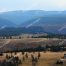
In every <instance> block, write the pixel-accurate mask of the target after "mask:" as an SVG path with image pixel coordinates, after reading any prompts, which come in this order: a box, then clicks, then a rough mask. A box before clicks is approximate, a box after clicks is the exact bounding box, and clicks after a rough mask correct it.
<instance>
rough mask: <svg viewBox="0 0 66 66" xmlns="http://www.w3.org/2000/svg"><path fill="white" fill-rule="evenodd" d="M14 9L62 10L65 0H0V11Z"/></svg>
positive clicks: (64, 8) (64, 7)
mask: <svg viewBox="0 0 66 66" xmlns="http://www.w3.org/2000/svg"><path fill="white" fill-rule="evenodd" d="M15 10H45V11H64V10H66V0H0V12H5V11H15Z"/></svg>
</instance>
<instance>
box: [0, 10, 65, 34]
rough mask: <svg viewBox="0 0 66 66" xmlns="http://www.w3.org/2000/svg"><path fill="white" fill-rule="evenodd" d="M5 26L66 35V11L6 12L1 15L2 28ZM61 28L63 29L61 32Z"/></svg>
mask: <svg viewBox="0 0 66 66" xmlns="http://www.w3.org/2000/svg"><path fill="white" fill-rule="evenodd" d="M3 26H5V27H21V28H22V27H23V28H26V29H29V30H31V31H32V30H33V31H34V29H35V31H37V29H38V27H39V28H40V29H38V30H39V31H42V30H43V32H51V33H62V34H66V30H65V29H66V28H63V26H66V11H43V10H30V11H10V12H4V13H1V14H0V27H3ZM30 27H31V28H32V29H30ZM34 27H35V28H34ZM36 28H37V29H36ZM41 28H42V29H41ZM61 28H63V29H62V30H61V31H60V32H59V29H61Z"/></svg>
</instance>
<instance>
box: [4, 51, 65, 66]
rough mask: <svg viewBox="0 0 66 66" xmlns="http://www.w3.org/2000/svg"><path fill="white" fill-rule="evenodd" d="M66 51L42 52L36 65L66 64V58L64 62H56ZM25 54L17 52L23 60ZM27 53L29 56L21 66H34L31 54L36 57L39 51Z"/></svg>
mask: <svg viewBox="0 0 66 66" xmlns="http://www.w3.org/2000/svg"><path fill="white" fill-rule="evenodd" d="M65 53H66V52H40V54H41V56H40V59H39V60H38V62H37V63H36V66H66V59H65V61H64V63H63V64H56V62H57V60H59V59H61V58H62V57H63V56H64V54H65ZM8 54H9V53H8ZM25 54H26V52H25ZM25 54H24V55H22V54H21V53H17V55H18V57H19V58H20V59H21V60H22V58H23V56H24V57H25ZM27 54H28V58H25V61H22V64H20V65H19V66H32V61H31V54H33V55H34V57H37V56H38V52H34V53H33V52H31V53H29V52H27ZM9 55H10V54H9ZM13 55H14V53H13ZM4 57H5V54H4Z"/></svg>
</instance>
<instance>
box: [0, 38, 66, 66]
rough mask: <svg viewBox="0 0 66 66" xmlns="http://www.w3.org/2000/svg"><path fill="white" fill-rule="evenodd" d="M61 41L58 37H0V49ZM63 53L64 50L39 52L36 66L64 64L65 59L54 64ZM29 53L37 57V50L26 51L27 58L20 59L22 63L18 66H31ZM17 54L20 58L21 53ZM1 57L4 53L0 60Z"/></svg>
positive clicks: (54, 43)
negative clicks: (61, 62)
mask: <svg viewBox="0 0 66 66" xmlns="http://www.w3.org/2000/svg"><path fill="white" fill-rule="evenodd" d="M62 41H63V40H62V39H61V40H60V39H45V38H28V39H27V38H23V39H0V46H1V48H2V49H1V51H2V50H3V49H4V50H9V49H13V48H14V47H15V46H17V47H19V48H20V47H22V48H23V47H31V46H36V45H39V44H40V45H45V44H50V45H56V44H59V42H62ZM4 50H3V51H4ZM25 53H26V52H25ZM27 53H28V52H27ZM65 53H66V52H40V54H41V57H40V59H39V60H38V62H37V63H36V66H66V60H65V61H64V63H63V65H60V64H58V65H57V64H56V62H57V60H59V59H61V58H62V57H63V56H64V54H65ZM31 54H33V55H34V56H35V57H37V55H38V52H35V53H33V52H31V53H28V58H25V61H22V64H21V65H19V66H32V61H31ZM13 55H14V54H13ZM17 55H18V56H19V58H20V59H21V60H22V57H23V55H22V54H21V53H17ZM3 58H5V54H4V56H3V57H2V56H1V57H0V60H2V59H3Z"/></svg>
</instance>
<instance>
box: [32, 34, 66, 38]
mask: <svg viewBox="0 0 66 66" xmlns="http://www.w3.org/2000/svg"><path fill="white" fill-rule="evenodd" d="M32 38H58V39H66V35H60V34H51V35H50V34H48V35H46V36H37V37H32Z"/></svg>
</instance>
